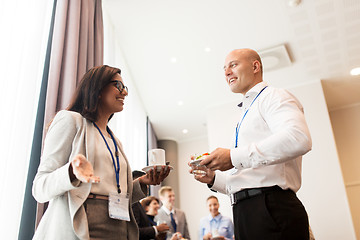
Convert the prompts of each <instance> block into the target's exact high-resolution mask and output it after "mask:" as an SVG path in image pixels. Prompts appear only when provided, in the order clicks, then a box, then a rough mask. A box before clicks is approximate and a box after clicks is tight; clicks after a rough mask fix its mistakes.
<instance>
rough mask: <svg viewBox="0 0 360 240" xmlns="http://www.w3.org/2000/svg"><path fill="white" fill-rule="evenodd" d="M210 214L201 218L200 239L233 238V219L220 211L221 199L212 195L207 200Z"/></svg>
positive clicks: (223, 239)
mask: <svg viewBox="0 0 360 240" xmlns="http://www.w3.org/2000/svg"><path fill="white" fill-rule="evenodd" d="M206 205H207V207H208V209H209V212H210V214H209V216H207V217H203V218H202V219H201V220H200V231H199V240H211V239H213V238H216V239H218V240H225V239H227V240H230V239H231V240H232V239H233V236H234V225H233V223H232V222H231V219H230V218H228V217H226V216H223V215H222V214H221V213H220V212H219V207H220V204H219V201H218V199H217V197H215V196H210V197H208V198H207V200H206Z"/></svg>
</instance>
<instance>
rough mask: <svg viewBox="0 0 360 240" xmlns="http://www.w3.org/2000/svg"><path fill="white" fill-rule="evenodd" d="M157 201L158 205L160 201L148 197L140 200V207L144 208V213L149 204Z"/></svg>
mask: <svg viewBox="0 0 360 240" xmlns="http://www.w3.org/2000/svg"><path fill="white" fill-rule="evenodd" d="M154 200H155V201H157V202H158V203H159V204H160V201H159V199H158V198H156V197H154V196H149V197H146V198H144V199H143V200H141V206H142V207H143V208H144V210H145V211H146V207H148V206H149V205H150V203H151V202H152V201H154Z"/></svg>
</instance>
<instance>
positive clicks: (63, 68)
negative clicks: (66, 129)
mask: <svg viewBox="0 0 360 240" xmlns="http://www.w3.org/2000/svg"><path fill="white" fill-rule="evenodd" d="M103 39H104V32H103V18H102V3H101V0H58V1H57V3H56V12H55V20H54V30H53V40H52V46H51V57H50V65H49V78H48V88H47V95H46V107H45V117H44V123H45V124H44V126H47V125H48V123H49V122H50V121H51V119H52V118H53V117H54V116H55V114H56V112H57V111H59V110H61V109H65V108H66V107H67V106H68V104H69V103H70V100H71V96H72V94H73V93H74V91H75V89H76V86H77V83H78V82H79V81H80V80H81V77H82V75H84V73H85V72H86V71H87V70H88V69H90V68H91V67H94V66H98V65H101V64H102V63H103V42H104V40H103ZM44 132H46V127H45V128H44ZM45 210H46V205H44V204H38V209H37V216H36V226H37V225H38V223H39V221H40V219H41V217H42V215H43V214H44V212H45Z"/></svg>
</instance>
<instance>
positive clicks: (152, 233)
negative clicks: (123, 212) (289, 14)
mask: <svg viewBox="0 0 360 240" xmlns="http://www.w3.org/2000/svg"><path fill="white" fill-rule="evenodd" d="M159 207H160V206H159V200H158V199H157V198H156V197H153V196H150V197H147V198H145V199H143V200H142V201H141V204H140V203H136V205H135V204H134V205H133V211H134V215H135V219H136V222H137V224H138V226H139V231H140V238H139V239H140V240H148V239H165V238H166V231H168V230H169V226H168V225H166V224H165V223H162V224H156V222H155V221H154V217H155V216H156V215H157V211H158V209H159Z"/></svg>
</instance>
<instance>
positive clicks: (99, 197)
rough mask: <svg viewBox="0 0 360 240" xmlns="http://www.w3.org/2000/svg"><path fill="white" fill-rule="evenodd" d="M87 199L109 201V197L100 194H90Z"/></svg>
mask: <svg viewBox="0 0 360 240" xmlns="http://www.w3.org/2000/svg"><path fill="white" fill-rule="evenodd" d="M87 198H88V199H100V200H109V196H105V195H100V194H93V193H90V194H89V196H88V197H87Z"/></svg>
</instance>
